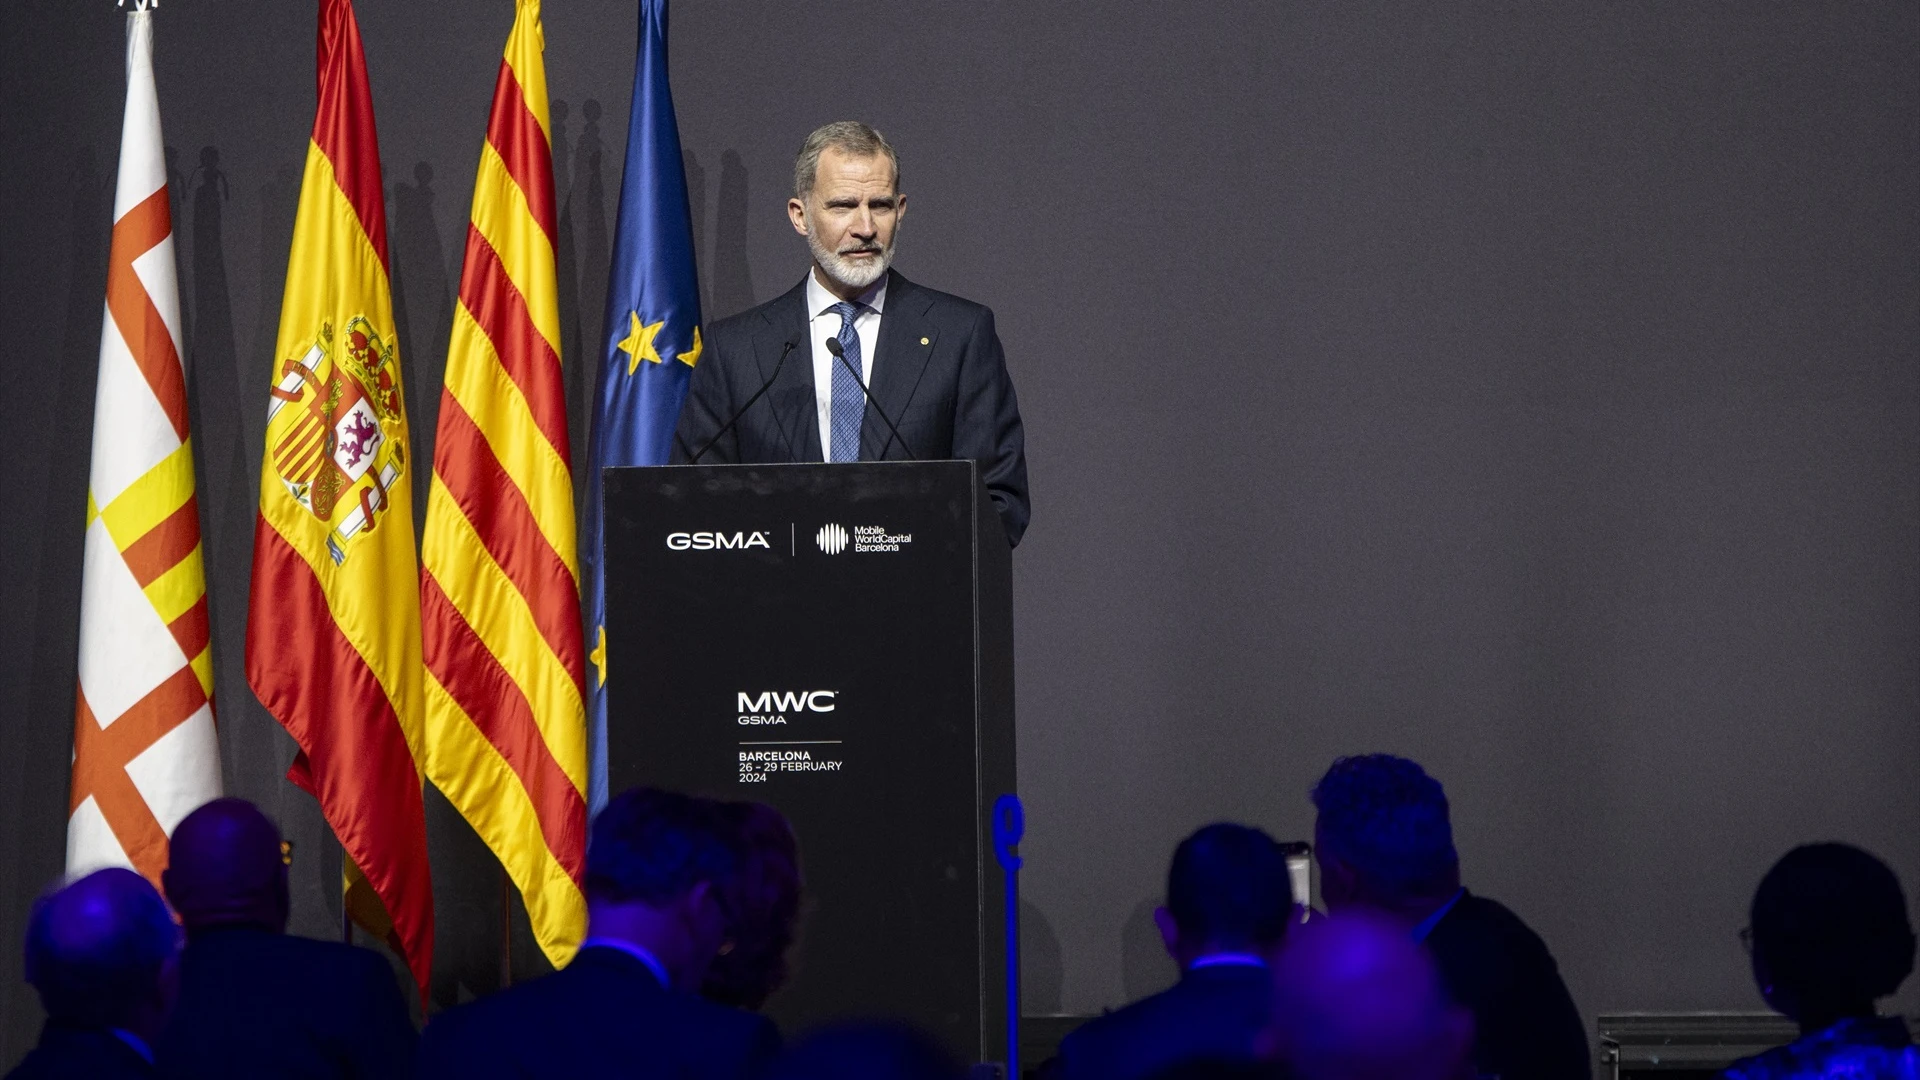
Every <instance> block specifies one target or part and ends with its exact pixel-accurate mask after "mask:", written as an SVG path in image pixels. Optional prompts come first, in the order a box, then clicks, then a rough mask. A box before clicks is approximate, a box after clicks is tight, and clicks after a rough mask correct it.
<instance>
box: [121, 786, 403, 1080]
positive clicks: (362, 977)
mask: <svg viewBox="0 0 1920 1080" xmlns="http://www.w3.org/2000/svg"><path fill="white" fill-rule="evenodd" d="M167 857H168V865H167V869H166V870H165V871H164V872H163V873H162V874H161V878H160V880H161V884H162V886H163V887H165V889H166V891H167V899H168V900H169V901H171V902H172V904H173V909H174V911H176V912H178V913H179V915H180V921H181V922H182V923H183V924H184V925H185V926H186V930H187V948H186V952H185V954H184V955H183V956H182V957H181V962H180V1001H179V1004H178V1006H177V1007H176V1008H175V1010H174V1014H173V1019H172V1021H171V1022H170V1023H168V1025H167V1027H166V1029H165V1030H164V1031H163V1032H162V1033H161V1035H160V1039H159V1041H158V1042H157V1043H155V1045H154V1052H155V1057H156V1060H157V1062H158V1064H159V1066H160V1073H161V1075H162V1076H167V1077H179V1078H182V1080H185V1078H195V1080H216V1078H220V1077H234V1078H236V1080H237V1078H240V1077H255V1076H278V1077H303V1078H305V1077H310V1078H313V1080H323V1078H334V1077H402V1076H411V1075H412V1073H413V1048H414V1039H415V1035H414V1030H413V1021H412V1019H411V1018H409V1016H408V1015H407V1004H406V1001H405V999H404V998H402V997H401V995H400V987H399V984H398V983H397V982H396V981H395V979H394V973H393V969H392V967H391V966H390V965H389V964H388V963H387V961H386V960H385V959H383V958H381V956H380V955H379V954H378V953H375V952H372V951H370V950H367V949H360V948H355V947H353V946H351V945H345V944H341V943H340V942H336V941H315V940H313V939H311V938H303V937H294V936H292V935H290V934H288V933H287V932H286V929H287V863H288V858H287V857H286V856H285V855H283V854H282V849H281V844H280V830H279V829H278V828H276V827H275V826H274V824H273V822H271V821H269V820H268V819H267V816H266V815H265V814H263V813H261V812H260V810H259V808H258V807H256V806H254V805H253V804H252V803H250V802H247V801H246V800H244V799H215V800H213V801H212V802H210V803H207V804H206V805H204V806H202V807H200V808H199V809H197V810H195V811H194V812H193V813H191V814H188V815H187V816H186V817H185V818H183V819H181V821H180V824H179V825H178V826H176V827H175V828H174V830H173V838H172V840H171V841H170V842H169V844H168V851H167Z"/></svg>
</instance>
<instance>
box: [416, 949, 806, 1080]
mask: <svg viewBox="0 0 1920 1080" xmlns="http://www.w3.org/2000/svg"><path fill="white" fill-rule="evenodd" d="M779 1052H780V1035H779V1033H778V1032H777V1031H775V1030H774V1027H773V1023H772V1022H771V1021H769V1020H768V1019H767V1018H766V1017H764V1016H759V1015H757V1014H755V1013H750V1012H742V1011H741V1010H739V1009H731V1008H728V1007H726V1006H724V1005H715V1004H713V1003H712V1002H710V1001H705V1000H703V999H701V998H697V997H694V996H693V995H691V994H687V993H682V992H681V991H678V990H670V989H668V988H666V987H664V986H661V985H660V981H659V979H657V978H656V977H655V976H654V974H653V972H652V971H650V970H648V968H647V966H646V965H645V964H643V963H641V962H640V961H639V960H638V959H637V958H635V957H632V956H629V955H627V954H626V953H624V952H621V951H620V950H618V949H603V948H591V949H582V950H580V952H579V953H578V954H576V955H575V956H574V958H573V962H572V963H570V964H568V965H567V966H566V967H564V968H562V969H560V970H559V971H556V972H554V973H553V974H551V975H546V976H543V977H541V978H538V979H533V980H531V981H528V982H523V983H519V984H517V985H515V986H512V987H509V988H508V989H506V990H502V991H501V992H499V993H497V994H494V995H492V996H491V997H484V998H481V999H480V1000H479V1001H475V1002H472V1003H471V1004H467V1005H462V1006H460V1007H459V1008H457V1009H451V1010H449V1011H447V1012H445V1013H442V1014H441V1015H439V1016H437V1017H435V1018H434V1019H432V1020H429V1021H428V1022H427V1028H426V1031H424V1032H423V1033H421V1036H420V1058H419V1064H420V1069H419V1071H420V1075H421V1076H422V1077H423V1078H427V1080H434V1078H439V1077H449V1078H451V1077H494V1076H498V1077H509V1076H510V1077H546V1076H550V1077H556V1078H557V1077H567V1078H573V1077H585V1076H592V1077H629V1078H633V1080H749V1078H750V1077H752V1076H754V1075H756V1074H758V1073H759V1071H760V1070H761V1068H762V1067H763V1066H765V1065H766V1064H767V1063H768V1062H770V1061H771V1060H772V1059H773V1058H774V1057H775V1056H776V1055H777V1054H778V1053H779Z"/></svg>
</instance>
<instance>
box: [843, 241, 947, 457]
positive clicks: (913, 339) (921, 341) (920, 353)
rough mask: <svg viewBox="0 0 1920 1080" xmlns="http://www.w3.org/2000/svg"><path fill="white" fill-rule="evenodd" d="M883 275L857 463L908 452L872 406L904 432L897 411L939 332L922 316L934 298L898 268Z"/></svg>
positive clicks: (904, 406) (916, 384)
mask: <svg viewBox="0 0 1920 1080" xmlns="http://www.w3.org/2000/svg"><path fill="white" fill-rule="evenodd" d="M888 273H890V274H891V275H892V278H891V280H889V281H888V282H887V306H886V310H885V311H883V312H881V314H880V340H879V342H878V346H877V347H878V350H879V356H878V357H877V358H876V359H875V361H874V366H873V367H872V369H871V370H872V371H873V379H872V381H871V382H869V383H868V385H867V390H868V392H869V393H871V394H872V395H873V400H872V401H871V402H870V403H868V406H867V413H866V416H865V418H864V424H863V425H862V429H861V434H860V460H862V461H875V460H879V459H880V458H881V455H880V451H881V450H885V451H886V456H887V457H889V458H892V459H894V460H901V459H904V458H907V457H909V456H911V455H910V453H909V452H908V450H907V449H906V448H903V447H901V445H900V440H898V439H894V438H893V432H892V430H891V429H889V428H888V427H887V422H886V421H885V420H883V419H881V418H880V417H879V416H876V415H874V409H875V408H876V407H878V408H880V409H883V410H885V411H886V415H887V416H889V417H892V418H893V422H894V423H896V424H902V425H903V426H902V427H901V431H902V433H903V434H904V433H905V431H906V428H905V426H904V424H903V421H902V420H901V414H902V413H904V412H905V411H906V409H907V403H908V402H910V401H912V400H913V392H914V391H915V390H916V389H918V388H919V386H920V377H921V376H922V375H924V374H925V373H926V370H927V358H928V357H930V356H932V355H933V345H934V342H935V341H936V340H937V339H938V338H939V332H938V331H937V330H935V329H934V327H933V325H932V324H931V323H929V322H928V321H927V318H926V316H927V309H928V308H929V307H931V306H932V305H933V297H932V296H930V295H928V293H927V291H926V290H925V289H922V288H920V287H919V286H918V285H915V284H914V283H913V282H911V281H908V280H907V279H906V278H904V277H902V276H900V273H899V272H898V271H888ZM890 440H891V444H889V441H890Z"/></svg>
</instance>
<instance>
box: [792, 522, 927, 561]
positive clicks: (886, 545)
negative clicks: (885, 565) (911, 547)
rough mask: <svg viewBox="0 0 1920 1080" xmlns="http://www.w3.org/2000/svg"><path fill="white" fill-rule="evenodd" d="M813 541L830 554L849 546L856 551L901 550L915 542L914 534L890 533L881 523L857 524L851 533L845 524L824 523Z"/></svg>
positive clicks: (844, 549)
mask: <svg viewBox="0 0 1920 1080" xmlns="http://www.w3.org/2000/svg"><path fill="white" fill-rule="evenodd" d="M813 542H814V543H815V544H818V545H819V546H820V550H821V551H824V552H826V553H827V554H828V555H838V554H840V553H841V552H843V551H846V550H847V549H848V547H849V546H851V547H852V549H853V551H855V552H856V553H871V552H882V551H899V550H900V549H901V548H902V547H903V546H905V545H907V544H911V543H913V534H912V533H890V532H888V531H887V530H886V529H885V528H883V527H881V526H879V525H855V526H854V527H853V531H852V532H851V533H849V532H848V531H847V527H846V526H844V525H822V526H820V531H819V532H817V533H814V534H813Z"/></svg>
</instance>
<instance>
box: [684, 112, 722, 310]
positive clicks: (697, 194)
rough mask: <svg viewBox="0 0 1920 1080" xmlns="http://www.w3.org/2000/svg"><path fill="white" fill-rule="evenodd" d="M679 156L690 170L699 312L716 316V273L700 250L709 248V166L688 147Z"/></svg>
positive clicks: (690, 212)
mask: <svg viewBox="0 0 1920 1080" xmlns="http://www.w3.org/2000/svg"><path fill="white" fill-rule="evenodd" d="M680 158H681V160H682V161H683V162H684V163H685V166H686V172H687V216H688V217H689V218H691V219H692V220H691V222H690V224H692V226H693V262H694V269H695V271H696V272H695V273H694V275H693V276H694V277H695V278H697V279H698V280H699V285H700V316H701V318H702V319H703V320H707V321H711V320H712V319H713V314H714V307H713V275H712V274H711V273H710V272H709V267H708V266H707V263H706V260H704V259H702V258H701V257H700V253H701V252H703V251H705V250H707V169H706V166H704V165H702V164H700V156H699V155H698V154H695V153H694V152H693V151H691V150H688V149H687V148H686V147H684V146H683V147H681V148H680Z"/></svg>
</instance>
